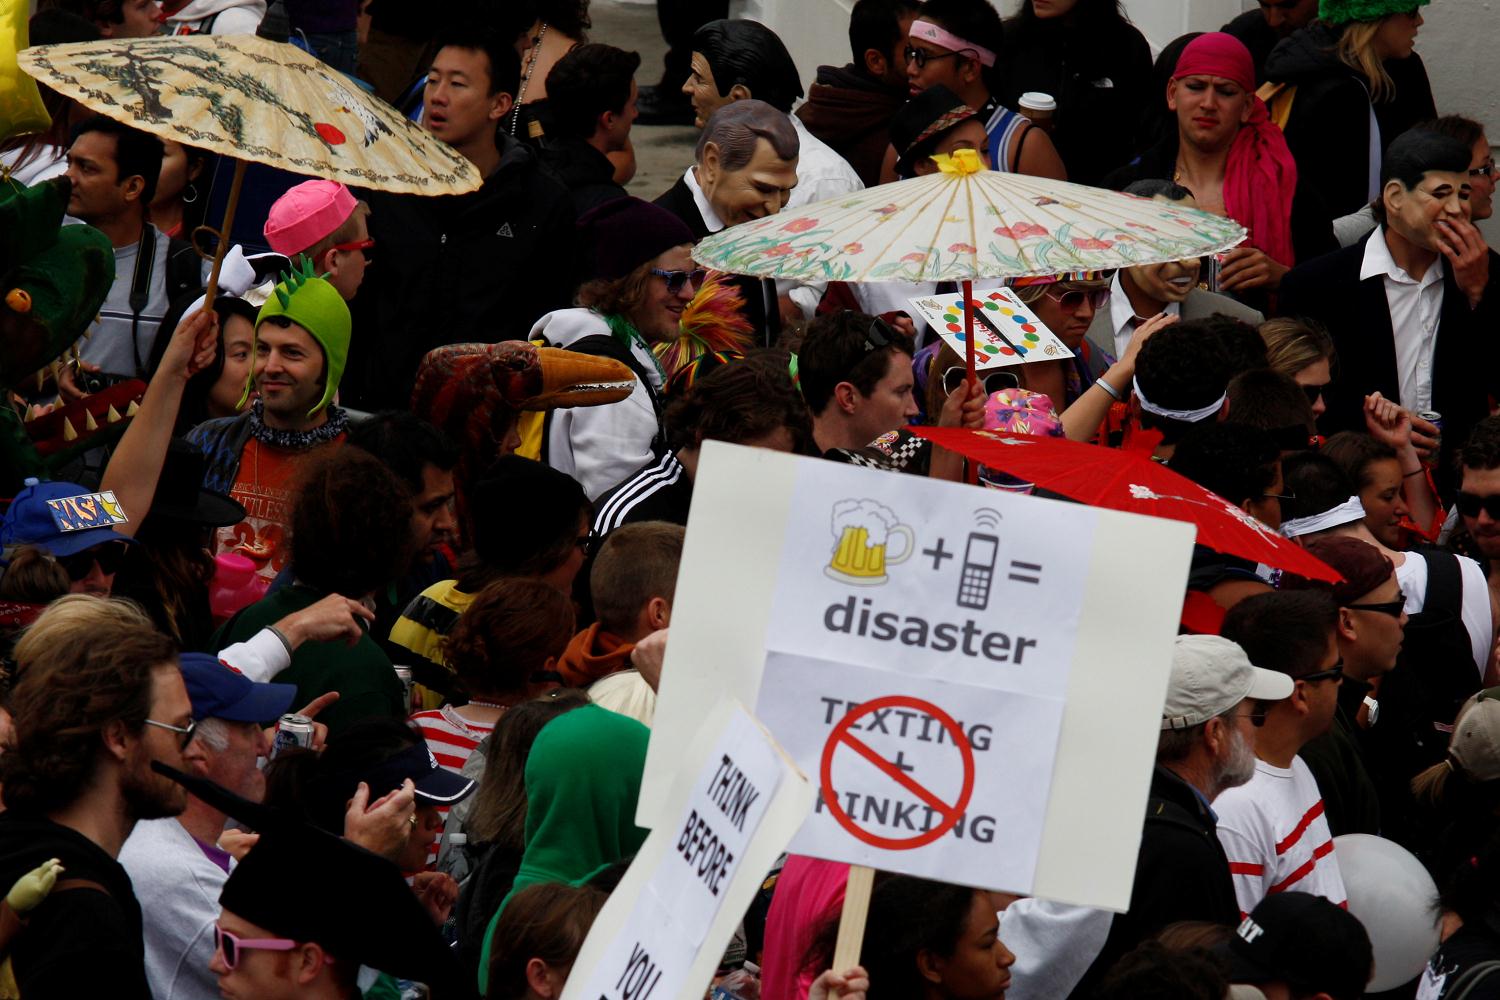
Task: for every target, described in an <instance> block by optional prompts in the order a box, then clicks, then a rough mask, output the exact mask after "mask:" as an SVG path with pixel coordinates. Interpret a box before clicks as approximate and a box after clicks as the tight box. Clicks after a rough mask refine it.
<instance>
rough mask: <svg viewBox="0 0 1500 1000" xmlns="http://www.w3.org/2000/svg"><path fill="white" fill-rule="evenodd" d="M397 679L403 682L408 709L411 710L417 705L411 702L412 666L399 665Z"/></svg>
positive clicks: (402, 688) (402, 687)
mask: <svg viewBox="0 0 1500 1000" xmlns="http://www.w3.org/2000/svg"><path fill="white" fill-rule="evenodd" d="M396 679H397V680H399V681H400V682H401V690H402V692H403V693H404V694H405V696H406V702H405V704H406V710H407V711H408V712H409V711H411V710H412V709H413V708H415V707H416V706H414V705H413V704H412V703H411V667H397V668H396Z"/></svg>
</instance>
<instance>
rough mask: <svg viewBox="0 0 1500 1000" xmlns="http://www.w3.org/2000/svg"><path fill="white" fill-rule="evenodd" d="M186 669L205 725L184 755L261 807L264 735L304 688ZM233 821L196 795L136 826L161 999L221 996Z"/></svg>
mask: <svg viewBox="0 0 1500 1000" xmlns="http://www.w3.org/2000/svg"><path fill="white" fill-rule="evenodd" d="M181 664H182V679H183V682H184V683H185V684H186V685H187V690H188V697H189V698H190V699H191V701H192V705H193V718H194V719H195V720H196V722H197V730H196V732H195V734H194V737H195V738H194V739H193V742H192V744H191V745H190V746H189V747H188V749H187V750H186V751H185V752H184V753H183V755H182V756H183V760H184V761H185V762H186V764H187V767H188V770H189V771H190V772H191V773H193V774H198V775H202V776H203V777H205V778H207V779H209V780H210V781H213V782H215V783H217V784H219V785H222V786H224V787H225V788H227V789H229V790H230V791H232V792H234V793H235V794H237V795H240V796H242V797H244V798H246V799H249V800H250V801H252V802H259V801H260V800H261V797H262V796H263V795H264V794H265V790H266V779H265V776H264V775H263V774H262V773H261V770H260V768H258V767H257V766H256V758H257V757H260V758H264V757H269V756H270V755H271V741H270V740H269V739H267V731H266V730H265V729H263V728H261V727H262V725H264V724H265V723H268V722H273V721H274V720H276V719H279V718H280V717H281V716H282V714H284V713H286V712H289V711H291V708H292V698H293V696H294V695H295V694H296V693H297V689H296V688H295V687H293V686H292V685H290V684H259V683H256V682H255V681H252V680H250V679H249V678H248V677H245V676H244V675H243V674H240V673H238V672H237V671H235V670H233V669H232V668H230V667H228V666H225V665H224V664H223V663H221V662H220V661H219V660H218V658H217V657H214V656H210V655H209V654H207V653H183V654H182V658H181ZM236 818H237V819H238V818H240V817H236ZM227 819H228V817H226V816H225V814H224V813H223V812H221V811H220V810H219V809H218V807H217V806H216V805H214V804H212V803H209V802H205V801H204V800H202V799H200V798H198V797H196V796H190V797H189V798H188V800H187V808H186V809H184V810H183V811H182V814H181V815H180V816H178V817H176V818H175V819H172V818H163V819H154V820H148V821H146V822H143V823H137V824H136V827H135V830H134V831H132V832H131V834H130V839H128V840H127V841H125V846H124V847H123V848H121V850H120V864H121V865H123V866H124V868H125V871H126V873H127V874H129V876H130V881H131V884H132V885H133V886H134V887H135V890H136V893H137V895H138V896H139V898H140V900H141V903H142V913H143V916H144V918H145V921H144V923H145V926H144V938H145V946H146V971H147V979H148V980H149V982H150V984H151V992H152V994H153V995H154V996H155V997H156V998H157V1000H174V998H179V1000H183V998H185V1000H193V998H198V997H207V996H212V995H213V994H214V991H215V990H216V989H217V984H216V982H215V979H214V974H213V973H212V972H210V971H209V969H208V963H209V962H210V961H211V960H212V959H213V955H214V921H215V919H216V918H217V917H218V916H219V892H220V891H221V890H222V889H223V888H224V882H225V880H226V879H227V878H228V877H229V872H230V868H231V866H232V865H233V861H231V852H230V851H229V850H228V849H226V846H221V841H220V838H221V835H223V834H224V824H225V821H226V820H227ZM228 840H229V838H228V837H225V838H224V844H225V845H228ZM228 846H232V845H228Z"/></svg>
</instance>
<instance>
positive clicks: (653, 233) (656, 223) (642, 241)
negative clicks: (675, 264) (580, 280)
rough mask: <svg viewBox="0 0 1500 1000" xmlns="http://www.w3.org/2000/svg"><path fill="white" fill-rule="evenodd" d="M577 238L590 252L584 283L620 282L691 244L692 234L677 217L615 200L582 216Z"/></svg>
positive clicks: (628, 200) (637, 201)
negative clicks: (598, 281)
mask: <svg viewBox="0 0 1500 1000" xmlns="http://www.w3.org/2000/svg"><path fill="white" fill-rule="evenodd" d="M578 234H579V235H580V236H581V237H583V240H584V245H585V246H587V247H589V248H590V249H591V250H592V252H593V266H592V267H591V268H590V269H589V270H588V272H587V273H586V274H585V275H584V280H586V281H587V280H592V279H595V278H604V279H606V280H608V281H613V280H615V279H616V278H623V277H625V275H627V274H629V273H630V272H631V271H634V270H635V269H636V268H638V267H640V266H641V265H642V264H645V263H647V262H648V261H652V260H655V259H656V258H657V257H659V256H660V255H662V254H664V253H666V252H667V251H668V250H670V249H672V248H673V247H677V246H682V245H683V244H684V243H692V242H694V239H693V232H692V230H690V229H689V228H688V227H687V223H685V222H683V221H682V220H681V219H679V218H678V217H677V216H675V215H673V214H672V213H671V212H669V211H667V210H666V209H665V208H659V207H657V206H656V205H653V204H651V203H650V202H649V201H642V200H641V199H639V198H630V197H625V198H616V199H615V200H614V201H609V202H605V203H604V204H603V205H600V206H598V207H597V208H593V209H590V210H589V211H588V212H586V213H584V215H583V218H581V219H579V220H578Z"/></svg>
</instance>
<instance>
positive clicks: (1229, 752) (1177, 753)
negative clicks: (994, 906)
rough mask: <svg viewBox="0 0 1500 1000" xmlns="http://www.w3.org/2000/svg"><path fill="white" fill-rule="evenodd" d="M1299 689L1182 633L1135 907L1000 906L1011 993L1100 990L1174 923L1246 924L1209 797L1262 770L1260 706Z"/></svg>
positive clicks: (1239, 652)
mask: <svg viewBox="0 0 1500 1000" xmlns="http://www.w3.org/2000/svg"><path fill="white" fill-rule="evenodd" d="M1294 687H1295V685H1294V684H1293V682H1292V680H1291V678H1289V677H1287V676H1286V675H1285V674H1282V673H1278V672H1275V671H1270V670H1262V669H1260V668H1259V667H1256V666H1253V665H1252V664H1251V662H1250V659H1249V657H1248V656H1246V655H1245V651H1244V650H1243V649H1241V648H1240V647H1239V646H1238V645H1236V644H1235V643H1233V642H1230V641H1229V640H1228V639H1224V638H1221V637H1219V636H1216V635H1182V636H1178V637H1177V646H1176V649H1175V650H1174V652H1173V655H1172V676H1171V679H1170V680H1169V681H1168V683H1167V697H1166V702H1165V703H1164V705H1163V706H1162V719H1161V737H1160V739H1159V740H1158V742H1157V745H1156V770H1155V771H1154V772H1153V774H1152V776H1151V791H1150V797H1149V798H1148V799H1147V802H1146V824H1145V828H1144V829H1143V831H1142V833H1141V848H1140V854H1139V855H1138V857H1137V860H1136V868H1135V883H1134V886H1133V888H1132V889H1131V893H1130V909H1129V910H1128V911H1126V912H1125V913H1120V914H1113V913H1109V912H1107V911H1105V910H1094V909H1090V908H1087V907H1079V906H1066V905H1061V904H1056V903H1048V902H1045V901H1041V900H1036V899H1021V900H1018V901H1016V902H1015V903H1012V904H1011V905H1010V907H1009V908H1008V909H1006V911H1005V912H1004V913H1003V914H1002V915H1001V928H1000V936H1001V938H1002V939H1003V940H1004V941H1005V943H1006V946H1007V947H1009V948H1010V949H1011V950H1012V951H1014V952H1015V954H1016V971H1015V973H1014V975H1015V980H1014V982H1015V985H1016V987H1020V989H1016V988H1014V987H1013V988H1012V989H1010V990H1007V991H1006V996H1008V997H1010V998H1011V1000H1016V998H1017V997H1019V998H1021V1000H1030V998H1043V997H1048V998H1055V997H1065V996H1069V995H1070V994H1071V995H1072V996H1077V997H1087V996H1092V995H1093V991H1094V989H1095V987H1097V986H1098V984H1099V981H1100V979H1101V978H1102V977H1103V975H1104V973H1106V972H1108V971H1109V969H1110V968H1111V967H1112V966H1113V965H1114V964H1115V961H1116V960H1117V959H1119V957H1120V956H1121V955H1123V954H1125V952H1127V951H1129V950H1131V949H1132V948H1134V947H1135V946H1136V945H1138V944H1140V943H1141V942H1142V941H1144V940H1146V939H1147V938H1150V937H1152V936H1153V935H1155V934H1156V933H1157V932H1158V931H1160V930H1161V929H1162V928H1163V927H1166V926H1167V925H1168V924H1173V923H1176V922H1178V921H1180V920H1199V921H1209V922H1212V923H1219V924H1224V925H1226V926H1228V927H1233V926H1235V925H1236V924H1238V923H1239V921H1240V908H1239V906H1238V905H1237V903H1236V902H1235V895H1234V886H1233V884H1232V882H1231V880H1230V873H1229V862H1228V860H1227V859H1226V858H1225V857H1224V849H1223V848H1222V847H1220V846H1219V840H1218V837H1217V836H1216V834H1215V825H1216V817H1215V815H1214V810H1213V809H1212V808H1210V805H1209V804H1210V803H1211V802H1215V801H1216V800H1217V799H1218V798H1219V796H1220V793H1221V792H1224V791H1226V790H1228V789H1231V788H1234V787H1236V786H1238V785H1242V784H1244V783H1245V782H1246V781H1249V780H1250V778H1251V776H1252V775H1254V773H1255V751H1254V749H1253V737H1254V734H1255V732H1256V730H1255V728H1254V719H1255V717H1256V715H1257V713H1259V712H1260V711H1261V708H1260V707H1259V706H1261V705H1263V704H1264V703H1266V702H1272V703H1280V702H1281V700H1282V699H1284V698H1286V697H1288V696H1289V695H1290V694H1292V692H1293V689H1294ZM1022 969H1024V970H1025V971H1024V973H1023V972H1022V971H1021V970H1022Z"/></svg>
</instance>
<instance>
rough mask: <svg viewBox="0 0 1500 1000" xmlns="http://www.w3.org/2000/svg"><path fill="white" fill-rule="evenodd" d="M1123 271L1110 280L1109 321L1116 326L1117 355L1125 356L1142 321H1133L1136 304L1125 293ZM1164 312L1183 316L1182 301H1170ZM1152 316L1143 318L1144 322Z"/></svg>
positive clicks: (1116, 273)
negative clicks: (1122, 278)
mask: <svg viewBox="0 0 1500 1000" xmlns="http://www.w3.org/2000/svg"><path fill="white" fill-rule="evenodd" d="M1122 273H1123V272H1122V271H1116V272H1115V276H1114V277H1113V278H1112V279H1110V282H1109V321H1110V324H1111V325H1112V326H1113V327H1114V330H1113V331H1112V332H1113V333H1114V338H1115V357H1116V358H1123V357H1124V356H1125V349H1126V348H1127V347H1129V346H1130V338H1131V337H1134V336H1135V329H1136V327H1138V326H1140V325H1141V324H1140V323H1133V322H1131V321H1132V320H1134V319H1135V306H1133V305H1131V304H1130V296H1129V295H1127V294H1126V293H1125V286H1124V285H1122V284H1120V275H1121V274H1122ZM1162 312H1164V313H1166V314H1167V315H1168V316H1181V315H1182V303H1180V302H1168V303H1167V306H1166V308H1165V309H1163V310H1162ZM1150 318H1151V317H1149V316H1147V317H1144V318H1143V319H1142V322H1144V321H1145V320H1146V319H1150Z"/></svg>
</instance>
